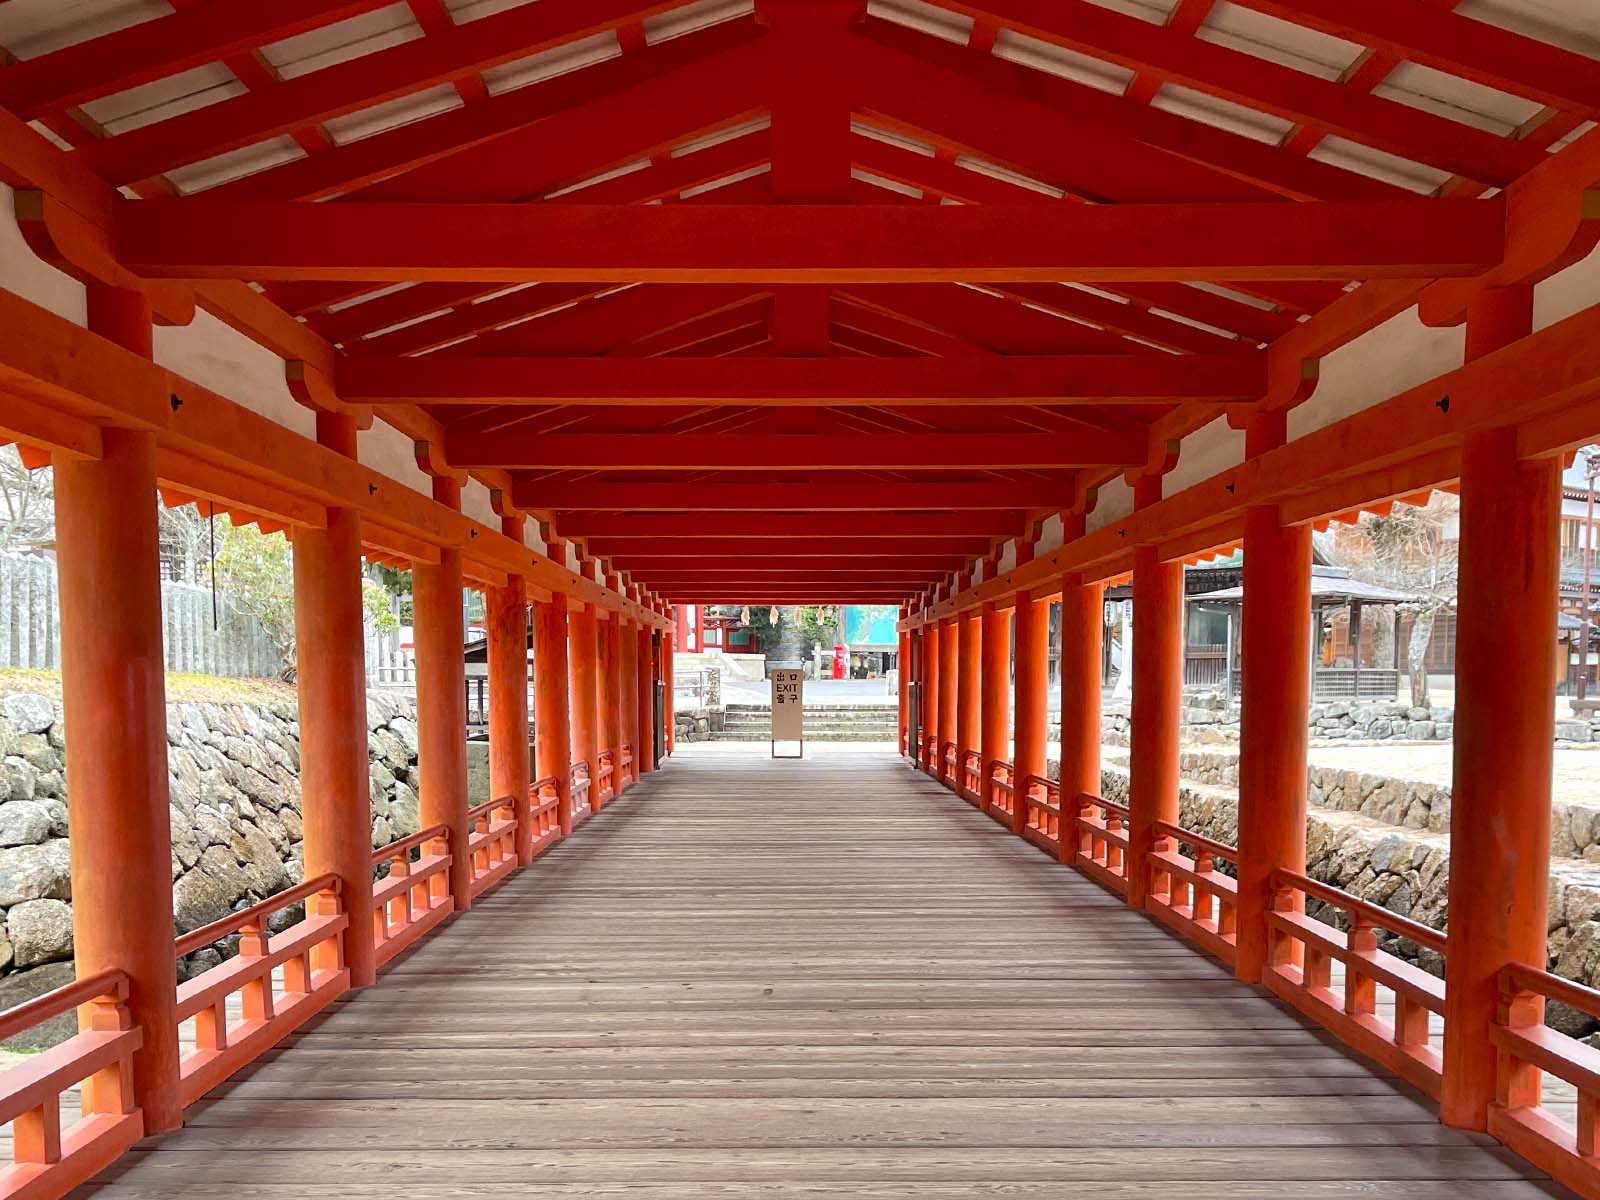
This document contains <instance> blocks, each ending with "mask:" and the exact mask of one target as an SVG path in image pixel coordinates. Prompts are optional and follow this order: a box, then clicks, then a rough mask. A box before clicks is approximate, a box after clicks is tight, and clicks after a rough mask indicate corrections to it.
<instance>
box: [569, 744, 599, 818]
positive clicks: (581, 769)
mask: <svg viewBox="0 0 1600 1200" xmlns="http://www.w3.org/2000/svg"><path fill="white" fill-rule="evenodd" d="M593 790H594V781H593V780H592V779H590V778H589V764H588V763H586V762H583V761H582V760H580V761H578V762H575V763H573V764H572V826H573V828H574V829H576V828H577V826H578V822H579V821H581V820H583V819H584V818H585V817H587V816H588V815H589V814H590V813H591V812H592V811H593V806H592V805H591V804H590V803H589V793H590V792H591V791H593Z"/></svg>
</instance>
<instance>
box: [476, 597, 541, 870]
mask: <svg viewBox="0 0 1600 1200" xmlns="http://www.w3.org/2000/svg"><path fill="white" fill-rule="evenodd" d="M484 607H485V610H486V611H485V618H486V620H487V623H488V635H489V638H488V640H489V645H488V660H489V795H490V796H491V797H492V798H494V799H500V798H502V797H509V798H510V799H511V801H512V809H513V811H514V812H515V813H516V819H517V836H516V846H517V862H519V863H521V864H522V865H523V866H527V865H528V864H529V863H530V862H532V861H533V822H532V819H531V818H530V817H529V810H530V808H531V805H530V804H529V802H528V784H529V774H528V604H527V599H526V596H525V593H524V592H523V587H522V579H521V577H520V576H515V575H513V576H511V577H510V579H509V580H508V581H507V583H506V586H505V587H497V588H491V589H489V593H488V596H487V597H486V598H485V605H484Z"/></svg>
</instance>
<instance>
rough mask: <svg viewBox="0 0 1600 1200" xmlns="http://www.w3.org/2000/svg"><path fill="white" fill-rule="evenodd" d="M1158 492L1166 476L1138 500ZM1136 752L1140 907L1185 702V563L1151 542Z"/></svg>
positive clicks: (1171, 780)
mask: <svg viewBox="0 0 1600 1200" xmlns="http://www.w3.org/2000/svg"><path fill="white" fill-rule="evenodd" d="M1160 499H1161V478H1160V476H1151V477H1147V478H1144V479H1141V480H1140V481H1139V483H1138V484H1137V485H1136V488H1135V502H1136V504H1137V506H1138V507H1140V508H1143V507H1145V506H1147V505H1149V504H1153V503H1156V502H1157V501H1159V500H1160ZM1133 612H1134V620H1133V627H1134V636H1133V712H1132V715H1131V721H1130V725H1131V732H1132V738H1131V741H1132V751H1133V753H1132V757H1131V762H1130V766H1129V772H1128V814H1129V815H1128V866H1127V870H1128V903H1129V904H1130V905H1131V906H1133V907H1135V908H1143V907H1144V901H1145V896H1146V895H1147V894H1148V892H1149V887H1150V851H1151V849H1152V847H1153V846H1154V844H1155V833H1154V829H1153V827H1154V825H1155V823H1156V822H1157V821H1176V820H1177V819H1178V719H1179V716H1180V712H1181V709H1182V705H1183V564H1182V563H1170V562H1163V561H1162V560H1161V556H1160V554H1159V553H1158V552H1157V550H1156V548H1155V547H1154V546H1140V547H1139V548H1138V549H1137V550H1136V551H1135V552H1134V557H1133Z"/></svg>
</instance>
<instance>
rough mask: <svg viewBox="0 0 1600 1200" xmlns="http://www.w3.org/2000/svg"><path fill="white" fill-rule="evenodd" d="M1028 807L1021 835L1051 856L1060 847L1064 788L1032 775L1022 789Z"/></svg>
mask: <svg viewBox="0 0 1600 1200" xmlns="http://www.w3.org/2000/svg"><path fill="white" fill-rule="evenodd" d="M1022 802H1023V803H1024V804H1026V805H1027V806H1028V814H1027V820H1026V822H1025V823H1024V824H1023V826H1022V836H1023V837H1025V838H1027V839H1028V840H1029V841H1030V842H1032V843H1033V844H1034V845H1035V846H1038V847H1039V849H1041V850H1048V851H1049V852H1050V853H1051V854H1052V855H1055V854H1058V853H1060V847H1061V786H1060V785H1059V784H1057V783H1056V782H1054V781H1053V780H1050V779H1046V778H1045V777H1044V776H1043V775H1030V776H1028V778H1027V782H1026V784H1025V786H1024V787H1023V789H1022Z"/></svg>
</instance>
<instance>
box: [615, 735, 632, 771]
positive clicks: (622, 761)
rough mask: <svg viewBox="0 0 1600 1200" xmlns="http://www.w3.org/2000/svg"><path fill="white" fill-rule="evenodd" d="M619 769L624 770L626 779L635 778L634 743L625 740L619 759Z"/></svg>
mask: <svg viewBox="0 0 1600 1200" xmlns="http://www.w3.org/2000/svg"><path fill="white" fill-rule="evenodd" d="M617 769H618V770H619V771H621V772H622V778H623V779H625V780H628V779H632V778H633V743H632V742H623V743H622V751H621V755H620V756H619V757H618V759H617Z"/></svg>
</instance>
